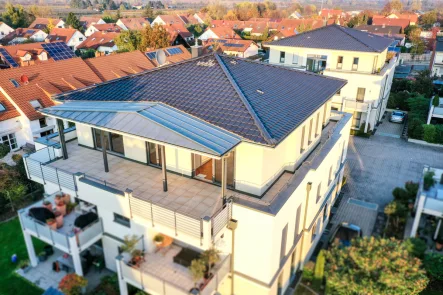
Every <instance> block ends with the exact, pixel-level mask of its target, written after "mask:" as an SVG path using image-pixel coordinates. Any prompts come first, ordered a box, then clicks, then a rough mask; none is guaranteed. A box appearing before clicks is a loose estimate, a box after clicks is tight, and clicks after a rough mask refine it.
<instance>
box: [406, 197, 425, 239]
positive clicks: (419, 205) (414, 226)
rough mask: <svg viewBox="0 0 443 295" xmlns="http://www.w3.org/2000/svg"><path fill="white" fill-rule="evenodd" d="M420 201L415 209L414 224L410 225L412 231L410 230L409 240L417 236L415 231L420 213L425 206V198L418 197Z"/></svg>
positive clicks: (418, 223)
mask: <svg viewBox="0 0 443 295" xmlns="http://www.w3.org/2000/svg"><path fill="white" fill-rule="evenodd" d="M419 198H420V199H419V200H418V203H417V207H416V208H415V218H414V223H413V224H412V229H411V236H410V237H411V238H415V235H416V234H417V229H418V226H419V225H420V218H421V213H422V212H423V207H424V205H425V199H426V197H425V196H420V197H419Z"/></svg>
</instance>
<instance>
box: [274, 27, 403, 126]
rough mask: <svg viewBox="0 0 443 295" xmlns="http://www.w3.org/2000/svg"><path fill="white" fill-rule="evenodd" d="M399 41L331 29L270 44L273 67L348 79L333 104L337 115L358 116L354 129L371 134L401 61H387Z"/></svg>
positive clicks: (355, 31) (348, 29) (325, 28)
mask: <svg viewBox="0 0 443 295" xmlns="http://www.w3.org/2000/svg"><path fill="white" fill-rule="evenodd" d="M393 41H394V40H392V39H389V38H385V37H382V36H378V35H374V34H370V33H367V32H362V31H359V30H356V29H352V28H347V27H341V26H338V25H331V26H326V27H322V28H319V29H316V30H312V31H308V32H305V33H302V34H298V35H296V36H292V37H288V38H285V39H281V40H278V41H273V42H270V43H268V44H267V46H269V47H270V56H269V62H270V63H272V64H280V65H284V66H288V67H292V68H296V69H300V70H306V71H310V72H315V73H322V74H324V75H326V76H330V77H336V78H341V79H345V80H347V81H348V84H347V85H346V86H345V87H344V88H343V89H341V91H340V92H338V93H336V95H335V96H334V98H333V100H332V107H333V109H335V110H337V109H338V110H341V111H346V112H349V113H352V114H354V118H353V124H352V127H353V128H356V129H358V128H360V127H361V126H362V125H363V126H364V131H365V132H367V131H369V130H372V129H373V128H375V127H376V126H377V124H378V123H379V122H380V121H381V119H382V117H383V114H384V112H385V110H386V104H387V101H388V97H389V93H390V89H391V84H392V79H393V75H394V70H395V66H396V58H395V57H394V58H392V59H390V60H388V54H387V53H388V47H389V46H390V45H391V44H392V42H393Z"/></svg>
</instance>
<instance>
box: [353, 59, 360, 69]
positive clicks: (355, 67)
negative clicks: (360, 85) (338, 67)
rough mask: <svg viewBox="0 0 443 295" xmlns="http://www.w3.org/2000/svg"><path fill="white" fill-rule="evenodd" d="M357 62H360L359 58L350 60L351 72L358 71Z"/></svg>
mask: <svg viewBox="0 0 443 295" xmlns="http://www.w3.org/2000/svg"><path fill="white" fill-rule="evenodd" d="M356 60H357V63H355V61H356ZM359 61H360V58H359V57H354V58H353V59H352V70H353V71H358V63H359Z"/></svg>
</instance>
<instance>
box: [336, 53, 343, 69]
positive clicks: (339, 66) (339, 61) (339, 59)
mask: <svg viewBox="0 0 443 295" xmlns="http://www.w3.org/2000/svg"><path fill="white" fill-rule="evenodd" d="M341 69H343V56H342V55H340V56H338V57H337V70H341Z"/></svg>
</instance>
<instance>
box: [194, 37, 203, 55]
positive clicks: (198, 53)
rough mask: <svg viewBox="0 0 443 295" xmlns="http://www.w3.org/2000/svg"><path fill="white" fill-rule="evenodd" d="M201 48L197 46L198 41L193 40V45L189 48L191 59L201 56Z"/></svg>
mask: <svg viewBox="0 0 443 295" xmlns="http://www.w3.org/2000/svg"><path fill="white" fill-rule="evenodd" d="M202 51H203V47H202V46H200V45H198V39H197V38H195V45H194V46H191V55H192V57H193V58H194V57H199V56H200V55H202Z"/></svg>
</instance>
